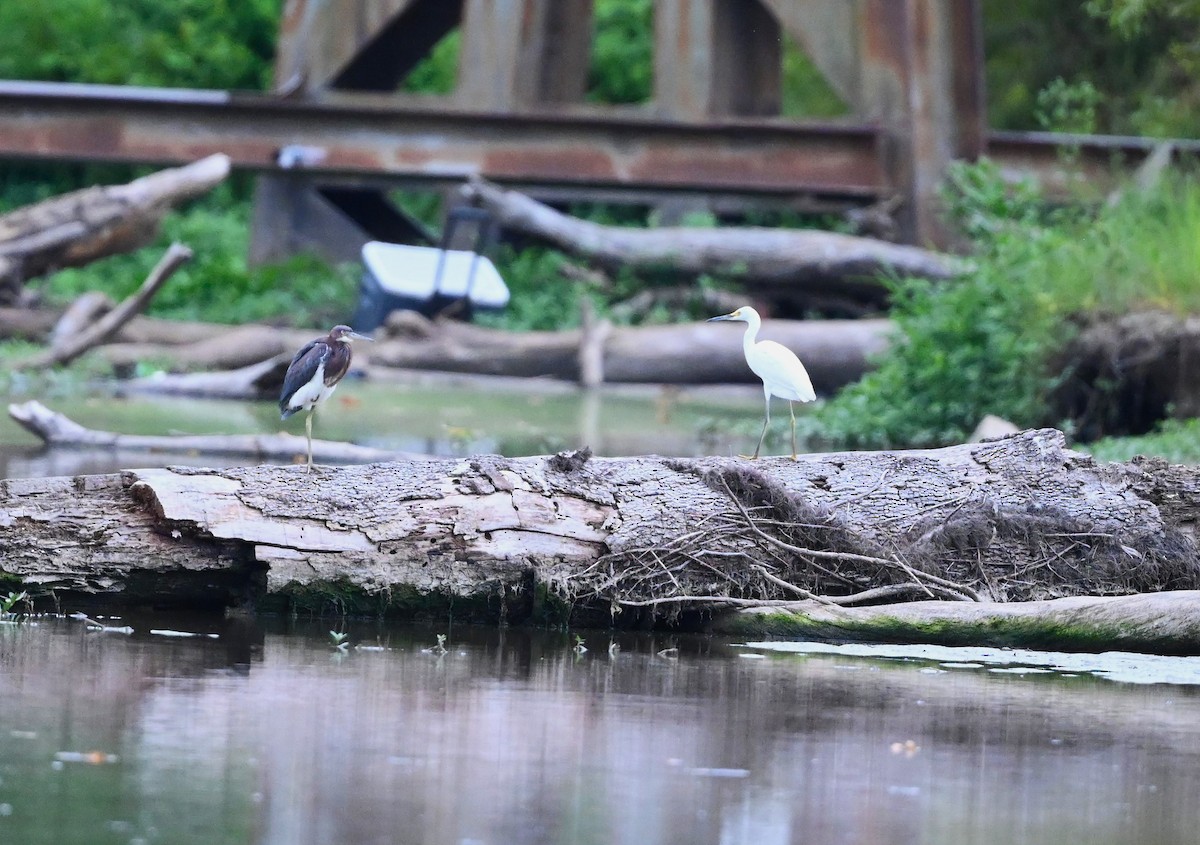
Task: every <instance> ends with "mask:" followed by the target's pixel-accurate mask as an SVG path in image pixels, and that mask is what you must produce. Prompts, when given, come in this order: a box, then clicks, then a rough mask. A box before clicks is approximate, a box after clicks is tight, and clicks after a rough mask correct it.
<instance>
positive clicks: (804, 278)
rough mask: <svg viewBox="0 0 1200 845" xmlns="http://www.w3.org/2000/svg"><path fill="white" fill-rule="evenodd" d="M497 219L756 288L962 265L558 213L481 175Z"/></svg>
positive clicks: (863, 244)
mask: <svg viewBox="0 0 1200 845" xmlns="http://www.w3.org/2000/svg"><path fill="white" fill-rule="evenodd" d="M465 191H466V192H467V193H468V195H469V196H471V197H473V198H475V199H478V200H479V201H480V202H482V204H483V206H484V207H485V208H487V209H488V211H490V212H491V213H492V214H493V215H494V216H495V217H496V219H497V220H498V221H499V222H500V224H501V225H502V226H505V227H507V228H509V229H514V230H516V231H519V232H524V233H526V234H529V235H533V236H535V237H538V238H541V239H543V240H545V241H548V242H549V243H552V244H554V245H555V246H558V247H559V248H561V249H563V250H566V251H567V252H570V253H572V254H575V255H578V256H581V257H584V258H587V259H589V260H592V261H595V262H597V263H599V264H601V265H603V266H605V267H608V268H619V267H632V268H635V269H648V270H660V271H661V270H664V269H665V270H674V271H677V272H679V273H685V274H689V275H701V274H706V273H710V274H716V275H721V276H725V277H728V278H734V279H738V280H740V281H742V282H743V283H745V284H746V285H747V286H748V287H751V288H752V289H754V290H767V289H772V288H774V289H779V288H784V289H786V288H789V287H790V288H809V289H814V290H818V291H827V290H830V289H831V288H834V289H838V290H840V291H843V292H850V291H853V290H854V289H855V288H861V289H863V290H865V291H868V292H870V293H871V294H872V295H875V296H878V294H879V292H880V284H879V282H878V281H876V280H875V277H876V276H877V275H878V274H879V273H881V272H894V273H898V274H901V275H912V276H923V277H925V278H931V279H948V278H952V277H954V276H957V275H959V274H961V273H962V272H963V270H964V269H965V266H966V265H965V263H964V262H963V261H962V260H961V259H958V258H955V257H953V256H947V255H941V254H938V253H935V252H930V251H928V250H924V249H920V248H917V247H911V246H902V245H899V244H893V243H889V242H888V241H879V240H874V239H872V238H863V237H856V236H853V235H842V234H837V233H834V232H823V231H817V230H799V229H766V228H756V227H748V228H716V229H697V228H659V229H631V228H624V227H619V226H602V225H600V224H597V223H591V222H589V221H586V220H580V219H579V218H575V217H570V216H568V215H565V214H561V213H560V212H558V211H555V210H554V209H552V208H550V207H549V206H546V205H543V204H541V203H539V202H537V201H536V200H534V199H531V198H530V197H527V196H525V195H524V194H520V193H517V192H516V191H506V190H504V189H502V188H500V187H499V186H497V185H493V184H491V183H489V182H486V181H484V180H481V179H475V180H472V181H471V182H470V184H469V185H468V186H467V187H466V188H465Z"/></svg>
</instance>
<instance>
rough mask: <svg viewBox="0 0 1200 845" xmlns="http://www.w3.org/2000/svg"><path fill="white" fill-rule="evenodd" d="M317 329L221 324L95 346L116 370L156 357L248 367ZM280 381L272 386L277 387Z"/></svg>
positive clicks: (193, 365)
mask: <svg viewBox="0 0 1200 845" xmlns="http://www.w3.org/2000/svg"><path fill="white" fill-rule="evenodd" d="M319 334H320V332H318V331H315V330H313V329H307V330H303V331H298V330H295V329H277V328H274V327H272V326H260V325H248V326H221V327H220V328H219V329H217V330H215V331H213V332H210V334H209V335H208V336H207V337H204V338H201V339H197V340H192V341H191V342H188V343H163V342H161V341H159V342H147V343H111V344H109V345H107V346H104V347H101V348H100V349H99V350H97V352H98V354H100V355H102V356H103V357H104V358H105V359H106V360H107V361H109V362H110V363H111V364H112V365H113V366H114V367H115V368H117V369H118V370H120V369H123V368H127V367H130V366H132V365H134V364H137V363H138V362H139V361H146V360H157V361H163V362H165V363H167V364H168V365H169V366H171V367H172V368H178V369H182V370H221V369H235V368H239V367H248V366H251V365H253V364H258V363H261V362H262V361H265V360H267V359H268V358H274V357H276V356H278V355H287V356H288V360H291V356H292V355H293V354H294V353H295V351H296V350H297V349H299V348H300V347H301V346H303V345H304V344H305V343H307V342H308V341H310V340H312V339H313V337H314V336H317V335H319ZM281 385H282V381H281V382H280V384H279V385H277V386H276V389H278V387H279V386H281Z"/></svg>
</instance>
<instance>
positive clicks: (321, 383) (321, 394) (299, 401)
mask: <svg viewBox="0 0 1200 845" xmlns="http://www.w3.org/2000/svg"><path fill="white" fill-rule="evenodd" d="M335 390H337V385H336V384H335V385H333V386H332V387H331V386H329V385H326V384H325V365H324V364H321V365H319V366H318V367H317V371H316V372H315V373H313V377H312V378H311V379H309V381H308V382H307V383H306V384H303V385H301V386H300V388H299V389H297V390H296V392H295V393H293V394H292V398H291V399H290V400H289V401H288V408H289V409H292V410H296V411H311V410H312V409H313V408H315V407H316V406H317V405H319V404H321V403H322V402H324V401H325V400H326V399H328V398H329V397H330V396H331V395H332V394H333V391H335Z"/></svg>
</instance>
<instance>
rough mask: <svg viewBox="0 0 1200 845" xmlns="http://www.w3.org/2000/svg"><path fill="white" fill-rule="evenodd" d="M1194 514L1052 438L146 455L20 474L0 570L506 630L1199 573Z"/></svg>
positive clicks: (1139, 587) (1191, 474)
mask: <svg viewBox="0 0 1200 845" xmlns="http://www.w3.org/2000/svg"><path fill="white" fill-rule="evenodd" d="M1197 505H1200V469H1196V468H1192V467H1177V466H1168V465H1167V464H1165V463H1161V462H1152V461H1143V462H1135V463H1130V464H1107V465H1098V464H1096V463H1095V462H1093V461H1092V459H1091V458H1089V457H1087V456H1084V455H1081V454H1078V453H1074V452H1071V451H1069V450H1067V449H1066V448H1064V441H1063V437H1062V435H1061V433H1059V432H1057V431H1053V430H1042V431H1027V432H1022V433H1020V434H1018V435H1014V436H1012V437H1008V438H1005V439H1002V440H999V441H994V442H990V443H982V444H975V445H963V446H955V447H950V448H946V449H938V450H929V451H912V452H847V453H838V454H824V455H806V456H803V457H802V458H801V459H800V460H799V461H796V462H793V461H791V460H787V459H781V458H780V459H775V458H772V459H764V460H760V461H757V462H751V461H745V460H728V459H718V458H706V459H701V460H684V459H664V458H658V457H635V458H613V459H601V458H590V456H589V455H588V454H587V453H586V452H585V453H563V454H559V455H556V456H553V457H549V458H547V457H530V458H501V457H496V456H481V457H476V458H472V459H469V460H459V459H429V460H413V461H407V462H397V463H379V464H371V465H367V466H356V467H341V468H336V469H331V468H325V469H321V470H320V471H319V472H317V473H314V474H311V475H306V474H305V473H304V472H302V471H301V470H300V469H299V468H293V467H269V466H263V467H243V468H233V469H225V470H185V469H147V470H130V471H126V472H124V473H122V474H119V475H110V476H83V477H77V478H56V479H34V480H10V481H6V482H4V484H3V487H2V488H0V546H2V547H3V548H4V549H5V555H4V557H3V559H2V561H0V574H2V575H4V576H8V577H10V578H15V579H20V581H21V582H22V583H23V584H24V585H25V586H27V587H31V588H40V589H42V590H55V591H57V592H59V593H60V594H61V593H89V594H102V595H107V596H109V597H110V598H112V599H115V600H117V601H125V602H132V601H143V600H159V601H163V600H174V601H177V602H181V603H186V604H193V605H195V604H201V603H205V602H210V603H211V602H220V603H234V602H238V601H243V600H248V599H254V598H262V597H263V596H265V595H269V594H283V595H291V596H298V595H308V596H313V595H316V596H336V597H337V600H338V602H340V603H342V606H343V607H345V606H346V604H347V603H349V602H351V600H352V598H353V597H356V596H357V597H363V596H374V597H375V600H377V601H378V602H379V603H381V604H386V603H387V602H388V601H391V600H394V601H395V602H397V603H399V604H401V605H405V602H407V601H409V600H410V599H413V598H414V597H419V596H427V597H429V596H434V597H438V598H440V599H442V600H445V601H451V602H455V605H454V606H455V608H457V609H459V610H464V609H466V608H471V607H475V608H476V609H478V608H486V609H490V612H491V615H492V617H493V618H495V617H496V616H498V615H504V616H506V617H507V618H508V619H509V620H512V621H516V620H520V619H523V618H528V617H529V616H530V615H531V614H533V613H535V612H536V611H537V610H538V609H539V607H540V608H541V609H543V610H544V609H545V607H546V605H545V603H544V601H543V600H545V599H546V598H547V597H550V604H551V605H553V606H556V607H558V606H560V607H562V608H565V609H569V610H571V611H573V612H574V614H575V617H574V618H576V619H577V620H590V621H592V622H596V621H604V620H607V619H608V618H609V614H610V612H616V611H618V610H622V609H623V610H625V611H627V612H626V613H624V614H623V615H621V616H620V617H619V618H618V619H617V621H618V622H628V621H632V620H634V619H636V618H638V617H645V618H652V617H654V616H658V617H662V616H664V615H665V616H667V617H673V616H677V615H678V614H679V613H681V612H684V611H696V610H700V611H704V612H706V613H723V612H725V611H730V610H736V609H738V608H744V607H751V606H761V605H767V604H771V605H778V604H779V603H780V602H782V601H787V600H792V599H797V598H813V599H815V600H816V601H819V602H821V603H823V604H826V605H828V606H834V605H850V604H856V603H861V602H863V601H876V602H877V601H879V600H881V599H882V600H891V601H895V600H902V599H903V600H911V599H928V598H939V599H945V598H950V599H954V600H956V601H973V600H976V599H979V600H985V601H1016V600H1030V599H1045V598H1053V597H1059V596H1069V595H1083V594H1125V593H1136V592H1152V591H1160V590H1175V589H1194V588H1196V587H1198V586H1200V559H1198V555H1197V546H1196V538H1195V526H1194V517H1195V513H1196V510H1195V509H1196V507H1197ZM389 597H390V598H389ZM555 598H557V600H558V602H561V605H559V604H557V603H556V602H555V601H554V599H555ZM405 606H407V605H405ZM564 612H566V611H564ZM589 613H590V614H592V615H590V616H589V615H588V614H589Z"/></svg>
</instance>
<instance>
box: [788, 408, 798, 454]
mask: <svg viewBox="0 0 1200 845" xmlns="http://www.w3.org/2000/svg"><path fill="white" fill-rule="evenodd" d="M788 413H789V414H791V415H792V460H793V461H794V460H796V459H797V458H796V403H795V402H793V401H792V400H791V399H789V400H788Z"/></svg>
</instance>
